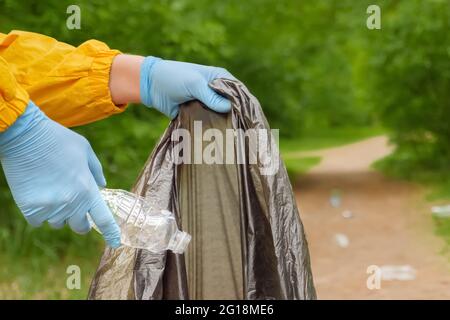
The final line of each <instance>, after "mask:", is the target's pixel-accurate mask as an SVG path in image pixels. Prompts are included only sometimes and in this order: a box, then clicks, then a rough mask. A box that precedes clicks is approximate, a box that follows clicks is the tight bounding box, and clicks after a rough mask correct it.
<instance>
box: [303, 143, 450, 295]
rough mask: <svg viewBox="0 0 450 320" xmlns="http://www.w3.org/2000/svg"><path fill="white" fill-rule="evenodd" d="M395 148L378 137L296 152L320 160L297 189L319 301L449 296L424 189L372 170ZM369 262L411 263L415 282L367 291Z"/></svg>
mask: <svg viewBox="0 0 450 320" xmlns="http://www.w3.org/2000/svg"><path fill="white" fill-rule="evenodd" d="M391 151H392V147H390V146H389V145H388V140H387V137H385V136H378V137H373V138H369V139H366V140H363V141H359V142H356V143H352V144H349V145H345V146H342V147H337V148H330V149H323V150H318V151H312V152H301V153H299V154H298V155H299V156H321V157H322V161H321V163H320V164H318V165H317V166H316V167H314V168H313V169H312V170H310V171H309V172H308V173H306V174H305V175H304V176H302V177H301V178H300V179H299V181H298V183H297V186H298V187H297V188H296V198H297V203H298V205H299V208H300V215H301V218H302V221H303V223H304V225H305V230H306V235H307V238H308V242H309V249H310V254H311V260H312V270H313V274H314V281H315V285H316V289H317V294H318V298H319V299H450V289H449V288H450V263H449V259H448V258H447V257H445V256H444V255H442V254H441V253H440V252H441V250H442V249H443V246H444V243H443V240H441V239H440V238H439V237H437V236H436V235H435V234H434V229H433V228H434V226H433V221H432V219H431V214H430V204H429V203H426V202H425V201H424V200H423V199H424V191H423V190H422V189H421V188H420V187H419V186H417V185H414V184H411V183H408V182H403V181H397V180H393V179H390V178H387V177H385V176H383V175H382V174H380V173H378V172H376V171H374V170H373V169H371V168H370V165H371V164H372V163H373V162H374V161H375V160H377V159H379V158H382V157H384V156H386V155H388V154H389V153H390V152H391ZM332 194H340V197H337V196H334V197H332V198H333V199H334V201H330V200H331V198H330V196H331V195H332ZM339 200H340V201H339ZM332 202H334V205H332ZM343 213H344V214H343ZM344 215H347V216H348V215H351V217H350V218H345V217H344ZM337 234H341V235H340V236H339V235H338V236H336V235H337ZM336 237H338V240H337V239H336ZM346 239H347V240H348V246H346V247H345V242H346ZM338 242H341V245H339V244H338ZM370 265H377V266H380V267H381V266H383V265H395V266H399V265H410V266H411V267H412V268H414V270H415V271H416V273H415V278H414V279H413V280H390V281H388V280H382V281H381V288H380V289H375V290H369V289H368V288H367V284H366V283H367V279H368V277H369V276H370V275H369V274H367V272H366V271H367V268H368V266H370ZM371 283H373V281H372V282H371Z"/></svg>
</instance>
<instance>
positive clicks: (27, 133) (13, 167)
mask: <svg viewBox="0 0 450 320" xmlns="http://www.w3.org/2000/svg"><path fill="white" fill-rule="evenodd" d="M11 69H12V68H11V67H10V66H9V65H8V63H7V62H6V61H5V60H4V59H3V58H2V57H0V163H1V166H2V168H3V171H4V173H5V177H6V180H7V181H8V185H9V187H10V189H11V193H12V195H13V197H14V200H15V201H16V203H17V205H18V207H19V208H20V210H21V211H22V213H23V215H24V216H25V219H26V220H27V221H28V222H29V223H30V224H32V225H34V226H39V225H41V224H42V223H43V222H48V223H49V224H50V225H51V226H53V227H55V228H61V227H63V226H64V225H65V224H66V223H67V224H68V225H69V226H70V227H71V228H72V229H73V230H74V231H75V232H78V233H86V232H88V231H89V230H90V224H89V222H88V219H87V217H86V214H87V213H88V212H89V213H90V215H91V217H92V219H93V220H94V222H95V224H96V225H97V226H98V227H99V229H100V230H101V231H102V234H103V236H104V238H105V240H106V241H107V242H108V244H109V245H110V246H112V247H118V246H119V245H120V229H119V227H118V226H117V224H116V222H115V221H114V218H113V216H112V215H111V212H110V211H109V209H108V207H107V206H106V203H105V201H104V200H103V199H102V196H101V194H100V191H99V187H104V186H105V185H106V181H105V178H104V176H103V171H102V167H101V164H100V162H99V161H98V159H97V157H96V156H95V153H94V151H93V150H92V148H91V146H90V145H89V142H88V141H87V140H86V139H85V138H83V137H82V136H80V135H79V134H77V133H75V132H73V131H71V130H69V129H67V128H65V127H64V126H62V125H60V124H58V123H57V122H55V121H53V120H51V119H49V118H48V117H47V116H46V115H45V114H44V113H43V112H42V111H41V110H40V109H39V107H37V106H36V105H35V104H34V103H33V102H32V101H30V99H29V96H28V94H27V92H26V91H25V90H24V89H23V88H22V87H21V86H20V84H19V83H18V82H17V81H16V79H15V77H14V75H13V73H12V72H11Z"/></svg>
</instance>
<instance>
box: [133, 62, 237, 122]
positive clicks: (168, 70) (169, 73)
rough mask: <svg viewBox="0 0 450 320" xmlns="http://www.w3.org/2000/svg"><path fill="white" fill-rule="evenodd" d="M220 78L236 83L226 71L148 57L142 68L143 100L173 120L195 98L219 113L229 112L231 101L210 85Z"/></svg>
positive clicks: (141, 92) (141, 86)
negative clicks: (184, 105)
mask: <svg viewBox="0 0 450 320" xmlns="http://www.w3.org/2000/svg"><path fill="white" fill-rule="evenodd" d="M216 78H225V79H233V80H236V78H235V77H233V76H232V75H231V74H230V73H229V72H228V71H227V70H225V69H223V68H216V67H209V66H202V65H199V64H193V63H186V62H177V61H170V60H162V59H160V58H156V57H151V56H150V57H147V58H145V60H144V61H143V62H142V66H141V74H140V94H141V101H142V103H144V104H145V105H146V106H148V107H154V108H155V109H157V110H159V111H161V112H162V113H164V114H165V115H167V116H168V117H169V118H171V119H173V118H175V117H176V115H177V114H178V108H179V105H180V104H182V103H184V102H187V101H190V100H195V99H197V100H200V101H201V102H203V103H204V104H205V105H206V106H208V107H209V108H210V109H212V110H214V111H216V112H222V113H225V112H229V111H230V109H231V103H230V101H229V100H228V99H226V98H224V97H222V96H221V95H219V94H218V93H216V92H215V91H214V90H212V89H211V88H210V87H209V86H208V83H209V82H210V81H212V80H214V79H216Z"/></svg>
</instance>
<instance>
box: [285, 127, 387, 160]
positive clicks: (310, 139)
mask: <svg viewBox="0 0 450 320" xmlns="http://www.w3.org/2000/svg"><path fill="white" fill-rule="evenodd" d="M385 133H386V130H385V129H383V128H381V127H350V128H336V129H320V130H316V131H310V132H305V133H303V134H302V135H301V136H300V137H299V138H298V139H280V151H281V154H285V153H288V152H296V151H311V150H318V149H324V148H331V147H337V146H341V145H345V144H348V143H352V142H356V141H359V140H362V139H366V138H370V137H374V136H377V135H381V134H385Z"/></svg>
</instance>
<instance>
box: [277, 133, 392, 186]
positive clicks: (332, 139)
mask: <svg viewBox="0 0 450 320" xmlns="http://www.w3.org/2000/svg"><path fill="white" fill-rule="evenodd" d="M385 132H386V131H385V129H383V128H381V127H351V128H337V129H321V130H315V131H311V132H305V133H304V134H303V135H301V136H300V137H299V138H298V139H295V140H294V139H280V152H281V155H282V157H283V160H284V164H285V165H286V169H287V171H288V174H289V179H290V180H291V183H292V184H295V182H296V180H297V179H298V177H299V176H301V175H303V174H305V173H306V172H308V171H309V170H310V169H311V168H313V167H314V166H316V165H318V164H319V163H320V161H321V158H320V157H318V156H307V157H306V156H302V155H298V154H296V153H298V152H304V151H314V150H319V149H324V148H331V147H337V146H341V145H345V144H349V143H352V142H356V141H359V140H363V139H366V138H370V137H373V136H377V135H381V134H384V133H385Z"/></svg>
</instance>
